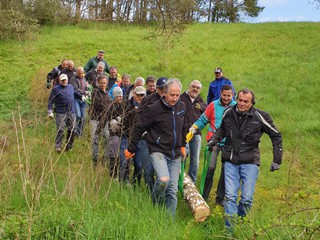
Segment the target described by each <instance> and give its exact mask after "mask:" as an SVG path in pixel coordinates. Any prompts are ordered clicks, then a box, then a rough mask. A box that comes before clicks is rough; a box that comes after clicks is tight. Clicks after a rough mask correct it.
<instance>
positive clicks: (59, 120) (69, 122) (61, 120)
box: [55, 113, 76, 149]
mask: <svg viewBox="0 0 320 240" xmlns="http://www.w3.org/2000/svg"><path fill="white" fill-rule="evenodd" d="M75 120H76V117H75V114H74V113H57V114H56V128H57V135H56V140H55V147H56V148H58V147H62V140H63V135H64V129H65V127H66V126H67V128H68V132H67V147H66V148H67V149H71V148H72V145H73V140H74V130H75V125H76V122H75Z"/></svg>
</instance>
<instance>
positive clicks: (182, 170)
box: [178, 159, 186, 196]
mask: <svg viewBox="0 0 320 240" xmlns="http://www.w3.org/2000/svg"><path fill="white" fill-rule="evenodd" d="M185 162H186V159H185V160H184V161H182V162H181V169H180V175H179V180H178V187H179V191H180V193H181V194H182V196H183V179H184V166H185Z"/></svg>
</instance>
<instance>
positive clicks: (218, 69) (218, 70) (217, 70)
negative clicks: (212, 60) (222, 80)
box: [214, 67, 222, 73]
mask: <svg viewBox="0 0 320 240" xmlns="http://www.w3.org/2000/svg"><path fill="white" fill-rule="evenodd" d="M214 73H222V68H219V67H217V68H215V69H214Z"/></svg>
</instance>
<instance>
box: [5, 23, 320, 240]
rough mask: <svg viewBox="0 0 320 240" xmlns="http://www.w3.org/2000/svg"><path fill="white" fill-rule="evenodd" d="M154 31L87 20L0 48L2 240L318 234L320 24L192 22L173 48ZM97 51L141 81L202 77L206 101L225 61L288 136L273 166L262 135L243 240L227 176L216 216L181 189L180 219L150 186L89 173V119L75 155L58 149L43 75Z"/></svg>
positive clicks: (100, 168)
mask: <svg viewBox="0 0 320 240" xmlns="http://www.w3.org/2000/svg"><path fill="white" fill-rule="evenodd" d="M152 30H153V29H152V27H143V28H142V27H138V26H129V25H128V26H119V25H107V24H87V23H86V24H80V25H78V26H61V27H44V28H42V29H41V33H40V34H39V36H38V37H37V38H36V39H34V40H30V41H27V42H18V41H0V58H1V64H0V82H1V91H0V239H224V238H226V239H232V238H235V239H319V238H320V157H319V155H320V141H319V139H320V121H319V118H320V114H319V106H318V101H317V100H318V97H319V90H320V87H319V86H320V85H319V80H320V44H319V39H320V23H307V22H305V23H299V22H295V23H263V24H244V23H239V24H207V23H206V24H195V25H191V26H189V27H188V28H187V29H186V31H185V33H184V34H183V35H182V36H181V37H180V38H178V39H177V42H176V44H175V45H173V47H170V48H168V47H167V44H166V42H165V41H164V40H163V39H156V40H153V41H150V40H146V39H145V37H146V36H147V34H148V33H149V31H152ZM100 49H103V50H105V51H106V56H105V58H106V60H107V62H108V63H109V64H111V65H116V66H117V67H118V72H119V73H120V74H123V73H129V74H130V75H131V77H132V80H134V79H135V78H136V77H138V76H142V77H144V78H145V77H146V76H148V75H154V76H156V77H160V76H167V77H176V78H178V79H180V80H181V82H182V83H183V89H184V90H186V89H187V88H188V83H189V82H190V81H191V80H193V79H198V80H200V81H201V82H202V84H203V89H202V91H201V96H202V97H203V98H204V99H206V95H207V90H208V86H209V83H210V82H211V81H212V79H213V78H214V74H213V69H214V68H215V67H218V66H219V67H221V68H222V69H223V70H224V75H225V76H226V77H228V78H230V79H231V80H232V81H233V84H234V86H235V88H236V90H237V91H239V90H240V89H242V88H244V87H248V88H250V89H251V90H253V91H254V92H255V94H256V102H257V103H256V107H257V108H261V109H263V110H265V111H267V112H269V113H270V114H271V116H272V118H273V120H274V122H275V125H276V126H277V128H278V129H279V130H280V131H281V132H282V134H283V149H284V154H283V164H282V165H281V169H280V170H279V171H276V172H270V171H269V167H270V165H271V162H272V146H271V141H270V140H269V138H268V137H267V136H264V137H263V138H262V141H261V144H260V147H261V163H262V165H261V166H260V172H259V177H258V181H257V185H256V191H255V195H254V203H253V208H252V211H251V212H250V214H249V216H248V219H247V220H246V221H244V222H243V223H241V224H239V225H238V226H237V229H236V231H235V235H234V236H230V235H228V234H226V233H225V231H224V220H223V209H222V208H220V207H219V206H216V205H215V204H214V199H215V189H216V185H217V180H218V177H219V171H218V170H217V171H216V174H215V178H214V188H213V189H212V191H211V194H212V195H211V197H210V199H209V201H208V204H209V206H210V208H211V216H210V217H209V218H208V219H207V220H206V221H205V222H204V223H197V222H195V221H194V219H193V216H192V213H191V211H190V209H189V208H188V206H187V204H186V203H185V202H184V200H183V198H182V196H181V195H180V194H179V202H178V207H177V215H176V216H175V218H174V219H172V218H171V217H170V216H169V215H168V214H167V212H166V210H165V209H164V208H163V207H159V206H156V207H155V206H153V205H152V203H151V200H150V196H149V193H148V192H147V190H146V189H145V186H144V183H143V184H142V186H141V187H136V188H134V187H132V186H130V185H125V186H123V185H120V184H119V183H118V182H117V181H115V180H111V179H109V177H108V176H109V175H108V172H107V169H106V168H104V167H103V166H98V168H97V169H92V164H91V143H90V132H89V125H88V124H86V126H85V136H84V137H83V138H77V139H76V140H75V143H74V150H73V152H68V153H63V154H61V155H59V154H57V153H56V152H55V150H54V144H53V143H54V138H55V124H54V121H49V120H48V119H47V110H46V103H47V98H48V95H49V93H50V90H48V89H46V87H45V82H46V75H47V73H48V72H49V71H51V69H52V68H53V67H55V66H57V65H58V64H59V62H60V61H61V59H62V58H66V59H72V60H73V61H74V62H75V66H83V65H84V64H85V63H86V62H87V60H88V59H89V58H91V57H93V56H95V55H96V53H97V51H98V50H100ZM204 135H205V134H204ZM204 146H205V141H203V148H204ZM201 155H202V157H201V167H200V169H199V172H198V179H199V180H200V179H201V172H202V164H203V154H201ZM217 168H218V169H219V168H220V163H219V165H218V167H217ZM197 185H199V182H198V183H197Z"/></svg>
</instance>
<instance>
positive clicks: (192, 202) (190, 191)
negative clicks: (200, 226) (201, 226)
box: [183, 174, 210, 222]
mask: <svg viewBox="0 0 320 240" xmlns="http://www.w3.org/2000/svg"><path fill="white" fill-rule="evenodd" d="M183 192H184V200H185V201H186V202H187V203H188V205H189V207H190V208H191V210H192V214H193V216H194V219H195V220H196V222H204V221H205V220H206V218H207V217H208V216H209V215H210V207H209V206H208V204H207V203H206V202H205V201H204V199H203V198H202V196H201V194H200V193H199V191H198V189H197V188H196V186H195V185H194V183H193V182H192V180H191V178H190V177H189V176H188V175H186V174H184V179H183Z"/></svg>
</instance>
